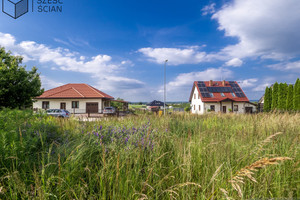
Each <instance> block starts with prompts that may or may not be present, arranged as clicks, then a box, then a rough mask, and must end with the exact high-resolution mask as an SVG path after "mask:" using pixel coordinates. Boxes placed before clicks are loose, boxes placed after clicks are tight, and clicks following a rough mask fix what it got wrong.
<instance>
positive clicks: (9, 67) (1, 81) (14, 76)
mask: <svg viewBox="0 0 300 200" xmlns="http://www.w3.org/2000/svg"><path fill="white" fill-rule="evenodd" d="M22 59H23V58H22V57H20V56H13V55H11V53H10V52H6V51H5V49H4V48H0V107H7V108H26V107H30V106H31V105H32V101H33V100H32V99H33V98H34V97H37V96H39V95H41V94H42V93H43V91H44V90H43V89H41V80H40V76H39V74H38V73H37V68H35V67H33V68H32V69H31V71H26V69H25V68H26V66H21V64H22Z"/></svg>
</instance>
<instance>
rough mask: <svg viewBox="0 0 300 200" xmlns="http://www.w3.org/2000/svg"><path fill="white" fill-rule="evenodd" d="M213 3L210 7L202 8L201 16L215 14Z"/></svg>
mask: <svg viewBox="0 0 300 200" xmlns="http://www.w3.org/2000/svg"><path fill="white" fill-rule="evenodd" d="M215 6H216V4H215V3H212V4H210V5H207V6H205V7H204V8H202V9H201V11H202V15H208V14H213V13H215V12H216V10H215Z"/></svg>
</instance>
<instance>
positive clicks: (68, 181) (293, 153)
mask: <svg viewBox="0 0 300 200" xmlns="http://www.w3.org/2000/svg"><path fill="white" fill-rule="evenodd" d="M299 133H300V114H299V113H292V114H291V113H261V114H253V115H237V114H222V115H219V114H207V115H202V116H196V115H190V114H177V115H176V114H175V115H168V116H166V117H157V116H155V115H134V116H127V117H124V118H109V119H102V120H101V121H95V122H81V121H78V120H77V119H75V118H70V119H57V118H53V117H48V116H46V115H44V114H34V113H33V112H32V111H19V110H2V111H0V199H117V200H119V199H184V200H185V199H262V198H294V199H299V198H300V178H299V177H300V161H299V160H300V153H299V147H300V145H299V144H300V137H299V136H300V134H299Z"/></svg>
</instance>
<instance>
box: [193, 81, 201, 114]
mask: <svg viewBox="0 0 300 200" xmlns="http://www.w3.org/2000/svg"><path fill="white" fill-rule="evenodd" d="M195 96H196V98H195ZM199 106H200V110H199ZM191 112H192V113H193V114H203V113H204V103H203V102H202V101H201V97H200V95H199V92H198V89H197V88H196V87H195V89H194V94H193V98H192V101H191Z"/></svg>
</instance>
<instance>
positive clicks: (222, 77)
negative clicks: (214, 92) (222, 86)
mask: <svg viewBox="0 0 300 200" xmlns="http://www.w3.org/2000/svg"><path fill="white" fill-rule="evenodd" d="M220 69H221V81H222V80H223V73H222V67H221V68H220Z"/></svg>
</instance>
